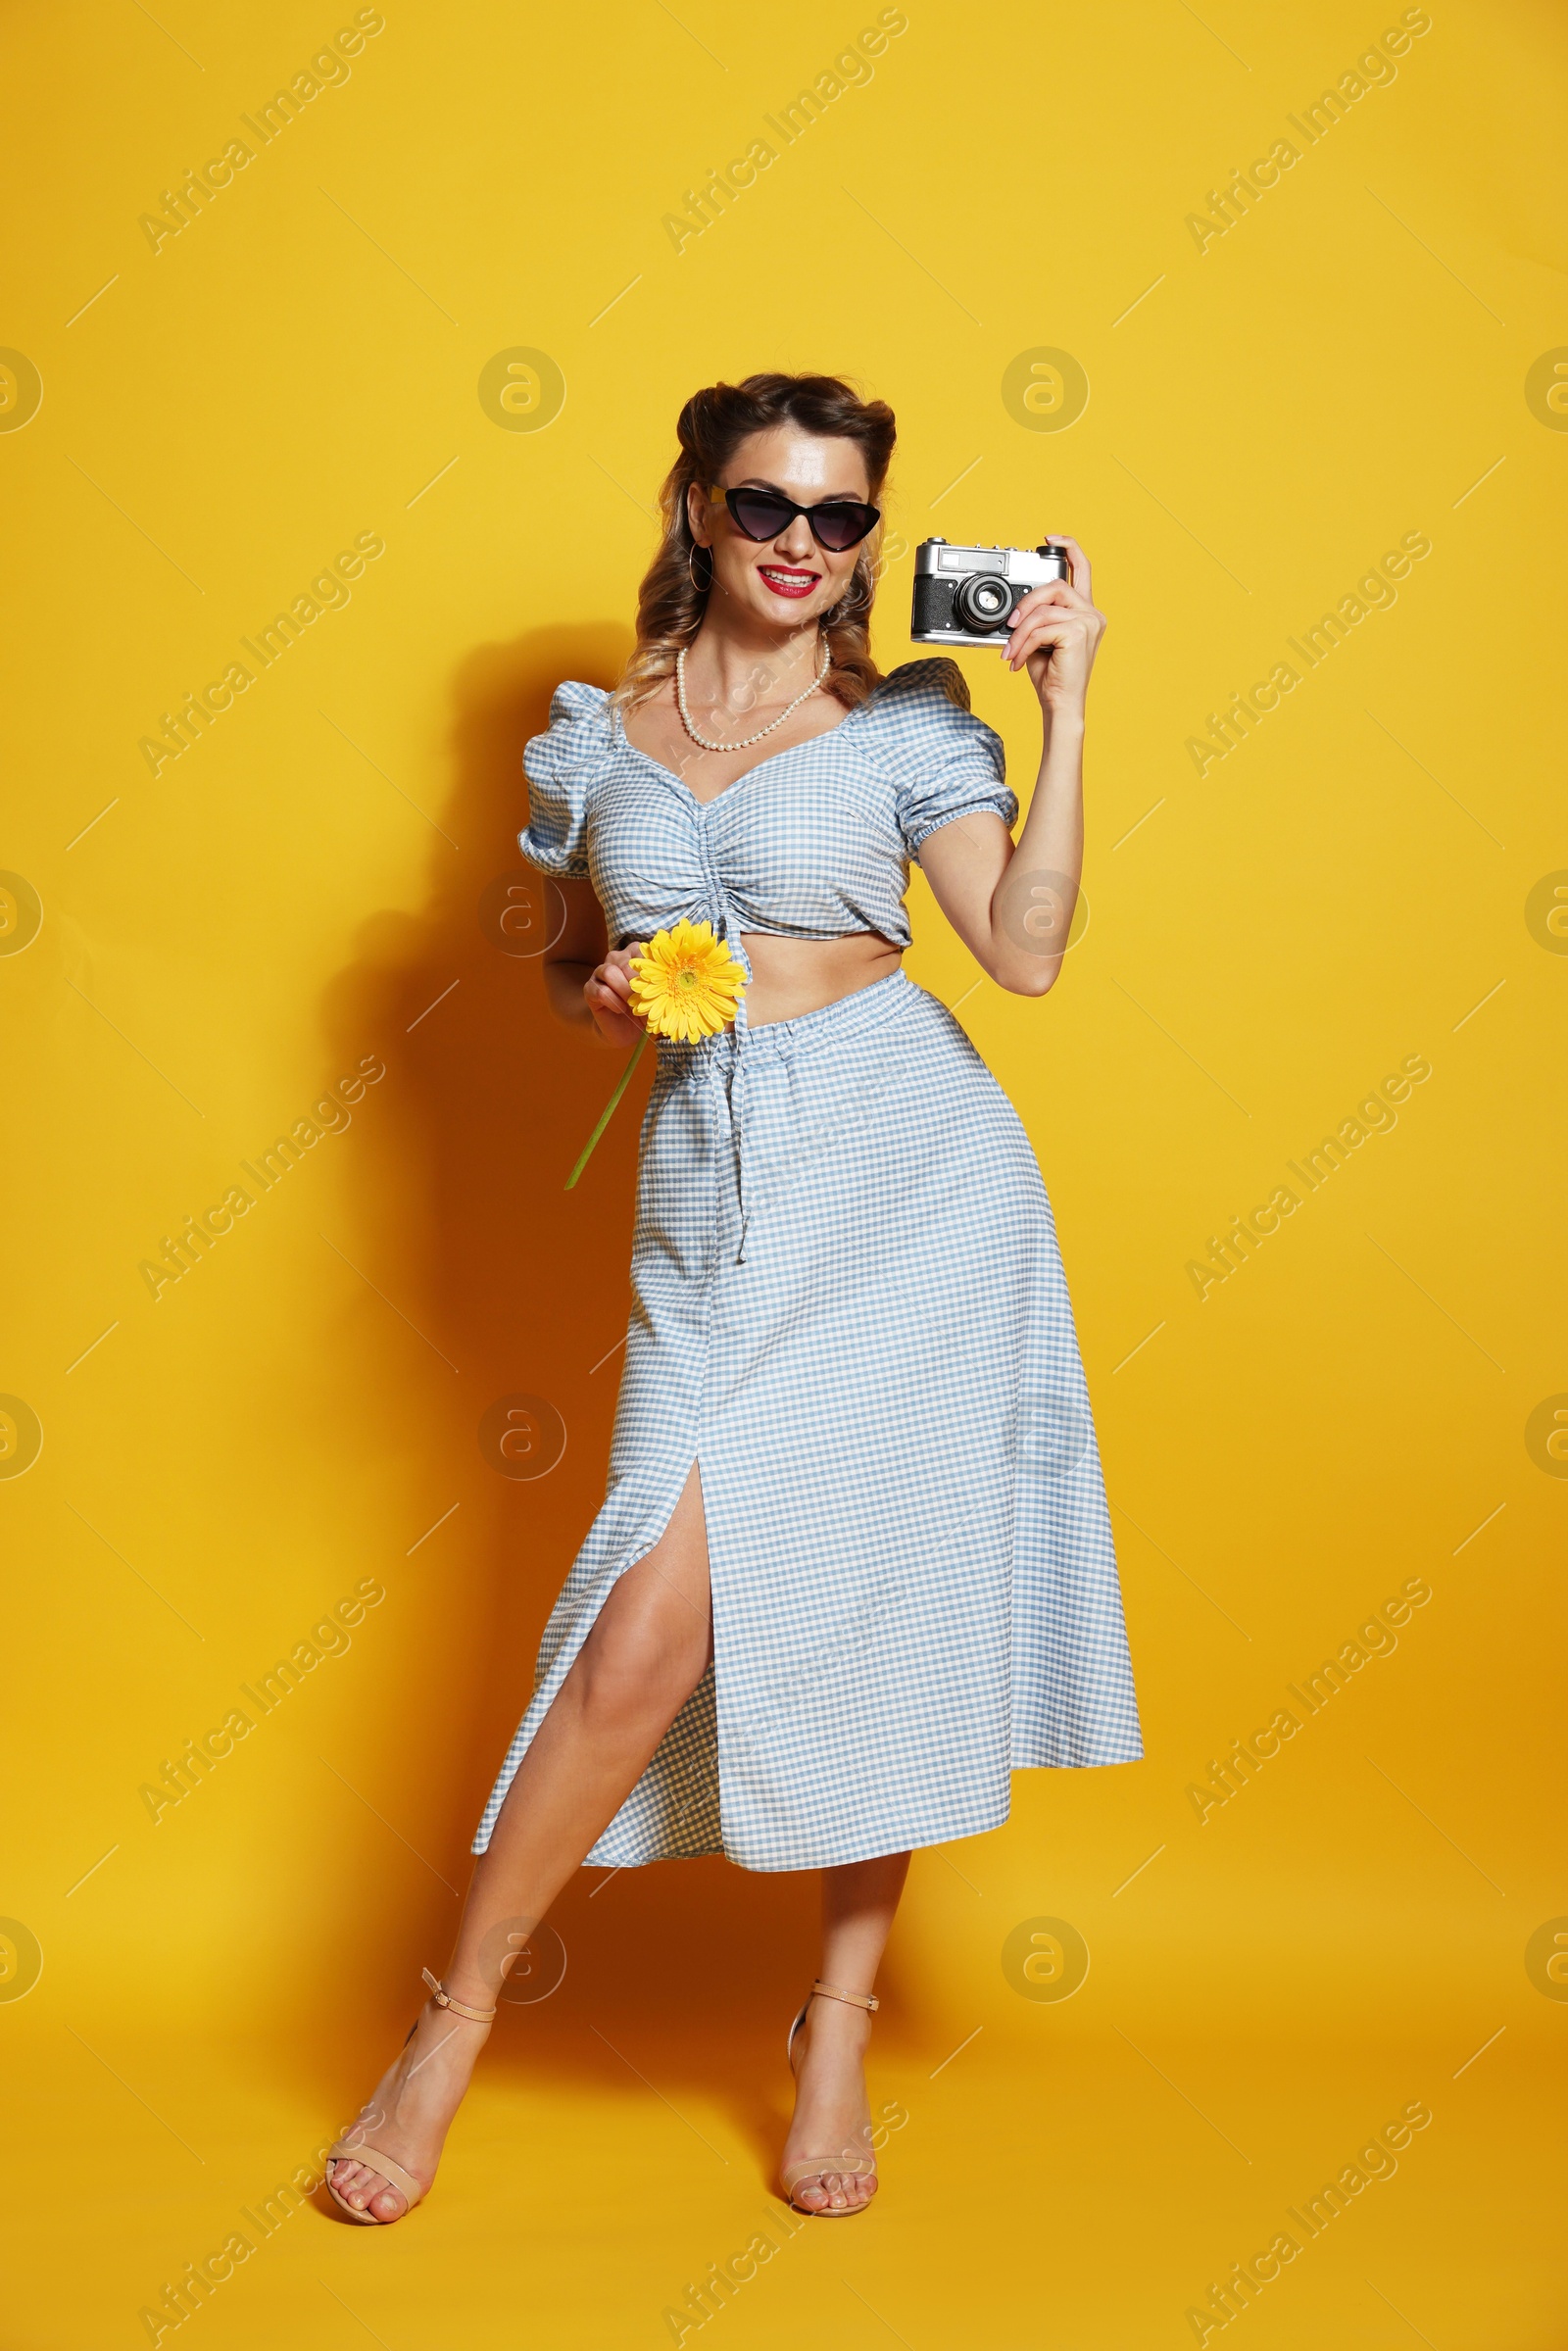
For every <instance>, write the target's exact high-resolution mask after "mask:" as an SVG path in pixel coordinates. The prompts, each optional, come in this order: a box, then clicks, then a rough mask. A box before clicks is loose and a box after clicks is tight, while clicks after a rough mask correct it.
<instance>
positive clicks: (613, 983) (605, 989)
mask: <svg viewBox="0 0 1568 2351" xmlns="http://www.w3.org/2000/svg"><path fill="white" fill-rule="evenodd" d="M647 952H648V943H647V941H646V940H643V939H634V940H633V941H632V943H631V945H630V946H629V947H613V948H612V949H611V951H610V953H609V955H606V957H605V959H604V961H603V962H602V963H599V964H596V965H595V967H594V969H593V971H592V972H591V973H590V974H589V976H588V978H587V979H586V980H585V981H584V982H583V991H582V994H583V1002H584V1003H585V1004H586V1005H587V1006H588V1012H589V1017H590V1018H591V1019H592V1021H593V1024H594V1027H595V1028H596V1029H597V1031H598V1032H599V1035H600V1036H601V1037H602V1038H603V1039H604V1041H605V1043H606V1044H607V1045H618V1046H627V1045H635V1044H636V1042H637V1040H638V1038H639V1037H641V1036H642V1034H643V1032H644V1028H645V1026H646V1023H645V1022H644V1020H643V1017H642V1014H641V1013H640V1012H636V1011H634V1010H633V1009H632V1003H631V965H632V960H633V958H634V957H635V956H637V955H646V954H647Z"/></svg>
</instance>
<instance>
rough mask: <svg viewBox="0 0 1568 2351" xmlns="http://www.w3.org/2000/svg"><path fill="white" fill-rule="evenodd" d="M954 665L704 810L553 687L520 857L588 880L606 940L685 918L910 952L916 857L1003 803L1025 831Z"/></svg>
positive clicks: (668, 775) (608, 717) (929, 672)
mask: <svg viewBox="0 0 1568 2351" xmlns="http://www.w3.org/2000/svg"><path fill="white" fill-rule="evenodd" d="M954 694H957V695H960V696H962V697H964V698H965V700H966V699H967V689H966V687H965V685H964V682H963V678H962V675H961V673H960V671H959V670H958V667H957V665H956V662H953V661H909V662H907V663H906V665H905V666H904V667H903V668H902V669H895V670H894V671H893V673H892V675H891V676H890V677H886V678H884V679H883V681H882V683H881V685H880V686H879V687H878V688H877V690H876V692H875V693H874V694H872V695H871V697H870V699H869V700H868V701H866V702H863V703H861V704H860V705H859V707H858V709H857V710H852V711H851V712H850V714H849V716H848V717H847V718H844V719H841V720H840V721H839V723H838V725H836V726H834V727H831V728H830V729H829V730H828V732H827V733H826V734H825V735H813V736H811V737H810V738H809V740H808V741H807V742H805V743H798V744H796V745H795V746H794V747H793V748H792V749H791V750H789V751H780V752H775V753H774V755H773V757H772V758H771V759H761V760H760V761H759V763H758V765H757V766H755V767H750V768H748V769H747V771H746V773H745V774H744V775H743V776H742V777H741V778H740V779H739V781H738V782H736V783H733V784H731V785H730V786H729V788H728V790H727V791H724V792H721V793H720V794H719V796H718V798H717V799H716V800H710V801H701V800H698V799H697V798H696V797H695V796H694V794H693V793H692V792H691V791H690V790H689V789H688V788H687V786H686V785H685V784H684V783H682V782H681V781H680V779H679V778H678V777H677V776H675V775H674V774H673V773H672V772H671V771H670V769H669V768H667V767H662V766H661V765H660V763H659V761H658V760H657V759H651V758H650V757H649V755H648V754H647V753H646V752H642V751H638V750H636V749H635V748H634V746H633V745H632V744H630V743H628V742H627V740H626V737H625V733H624V730H623V729H622V727H621V724H620V718H619V713H618V712H617V711H616V710H614V709H613V707H612V705H611V703H610V699H609V697H608V695H606V694H604V693H602V692H601V691H600V689H599V688H598V687H597V686H582V685H577V684H576V683H574V682H573V683H568V684H566V685H564V686H558V687H557V689H556V694H555V699H554V701H553V702H552V704H551V706H550V719H551V724H550V731H549V733H548V734H545V735H537V736H535V738H534V740H533V741H532V742H531V743H530V744H529V745H528V747H527V750H526V751H525V752H524V754H523V765H524V767H525V768H526V770H527V775H528V829H527V831H526V832H525V833H524V834H523V835H522V836H521V845H522V854H523V856H524V857H527V858H528V859H529V861H530V863H532V864H535V865H537V866H539V867H541V868H542V870H543V871H544V872H546V873H554V874H563V875H564V874H576V875H587V876H589V877H590V878H591V879H592V882H593V885H594V888H595V890H596V891H597V893H598V895H599V900H600V904H601V905H602V906H603V907H604V909H605V920H606V923H607V925H608V927H609V931H610V937H611V942H612V944H613V945H615V946H624V945H625V944H626V942H627V941H628V940H632V939H651V938H652V937H653V935H654V933H655V931H657V930H660V929H662V928H663V929H667V928H668V926H669V925H670V924H671V923H672V922H676V921H678V920H679V919H680V917H681V916H682V915H683V914H684V915H685V916H686V917H687V918H688V920H690V921H693V922H700V921H702V920H704V919H705V918H706V919H707V920H708V921H709V922H711V924H712V926H713V929H714V931H715V932H716V933H718V934H719V936H721V937H723V936H730V937H731V942H732V946H733V944H734V937H733V935H734V934H737V933H739V932H741V931H769V932H772V933H774V934H776V935H778V936H781V937H784V938H791V939H840V938H844V937H847V936H848V935H849V933H850V932H852V931H879V932H880V933H881V934H882V936H883V938H885V939H891V940H892V941H893V943H894V945H895V946H896V947H907V946H908V944H909V917H908V914H907V911H906V908H905V906H904V895H905V892H906V890H907V887H908V880H909V874H908V867H909V860H910V859H911V858H913V859H915V860H916V861H918V858H919V854H920V848H921V844H922V843H923V842H924V841H925V840H926V838H927V837H928V835H930V834H931V833H934V832H935V831H936V830H937V828H938V826H939V825H944V824H951V823H952V822H953V820H954V819H955V817H957V816H967V815H970V814H972V813H973V811H974V810H975V809H977V808H994V809H995V810H996V811H997V813H998V815H1000V816H1001V817H1002V819H1003V821H1004V823H1005V824H1008V825H1011V824H1014V823H1016V821H1017V816H1018V802H1017V799H1016V796H1015V795H1014V794H1013V793H1012V792H1011V791H1009V790H1008V788H1007V784H1006V781H1005V754H1004V751H1003V747H1002V742H1001V738H1000V737H999V736H997V735H996V734H994V733H993V732H992V730H991V728H990V727H989V726H986V725H984V724H983V723H982V721H981V720H980V719H978V718H976V717H975V716H974V715H973V713H972V712H971V711H970V710H967V709H966V708H963V707H962V706H961V705H960V704H959V703H956V702H954V701H953V699H952V696H953V695H954Z"/></svg>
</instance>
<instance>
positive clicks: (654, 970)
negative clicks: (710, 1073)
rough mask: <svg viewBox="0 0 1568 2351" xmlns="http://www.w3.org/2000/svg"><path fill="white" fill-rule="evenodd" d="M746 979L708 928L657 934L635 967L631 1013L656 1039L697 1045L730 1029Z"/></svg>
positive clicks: (697, 925)
mask: <svg viewBox="0 0 1568 2351" xmlns="http://www.w3.org/2000/svg"><path fill="white" fill-rule="evenodd" d="M745 992H746V974H745V972H744V970H743V969H742V968H741V966H740V964H739V963H737V962H736V961H735V959H734V957H733V956H732V955H731V954H730V952H729V950H728V948H727V947H726V946H725V945H724V943H723V941H722V940H721V939H715V938H714V936H713V932H712V928H711V924H709V923H707V922H687V921H686V920H685V919H684V918H683V919H682V920H681V921H679V922H677V923H676V925H675V927H674V929H673V930H672V931H656V932H655V933H654V935H653V937H652V938H651V939H650V940H649V942H648V952H647V953H646V955H638V956H636V957H635V958H634V959H633V962H632V966H631V1001H632V1009H633V1010H634V1011H636V1012H639V1013H640V1014H641V1015H642V1017H643V1019H644V1020H645V1021H646V1022H647V1024H648V1027H649V1028H650V1030H651V1031H652V1032H653V1034H654V1035H655V1036H656V1037H675V1038H679V1039H681V1040H683V1041H686V1042H695V1041H696V1040H697V1039H698V1038H699V1037H716V1036H717V1035H718V1033H719V1031H720V1030H721V1029H727V1028H729V1027H731V1026H732V1025H733V1023H734V1019H735V1007H736V1004H738V1003H739V1001H740V999H741V997H742V996H743V995H744V994H745Z"/></svg>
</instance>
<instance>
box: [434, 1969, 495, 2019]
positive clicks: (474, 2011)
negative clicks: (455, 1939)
mask: <svg viewBox="0 0 1568 2351" xmlns="http://www.w3.org/2000/svg"><path fill="white" fill-rule="evenodd" d="M419 1973H420V1975H421V1976H422V1977H423V1978H424V1981H425V1983H426V1984H428V1985H429V1987H430V1997H431V1999H432V2000H434V2002H435V2004H436V2006H437V2007H438V2008H450V2009H451V2011H452V2013H453V2015H454V2016H466V2018H467V2019H468V2021H469V2023H470V2024H473V2025H488V2024H489V2023H490V2021H491V2019H492V2018H493V2017H494V2015H495V2013H496V2012H495V2010H494V2009H493V2008H469V2007H468V2006H467V2005H466V2003H465V2002H464V2001H462V2000H455V1999H454V1998H453V1997H452V1994H451V1993H450V1992H449V1991H448V1989H447V1987H446V1985H445V1984H443V1983H442V1982H441V1979H440V1977H439V1976H432V1975H431V1973H430V1971H429V1969H428V1968H421V1969H420V1970H419Z"/></svg>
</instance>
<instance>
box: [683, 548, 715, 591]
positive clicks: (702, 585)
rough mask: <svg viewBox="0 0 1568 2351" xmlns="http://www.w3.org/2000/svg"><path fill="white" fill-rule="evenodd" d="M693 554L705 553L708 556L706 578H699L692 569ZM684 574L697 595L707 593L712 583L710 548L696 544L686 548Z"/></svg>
mask: <svg viewBox="0 0 1568 2351" xmlns="http://www.w3.org/2000/svg"><path fill="white" fill-rule="evenodd" d="M694 555H706V556H707V557H708V577H707V578H706V579H699V578H698V576H697V574H696V572H695V571H694V570H693V569H692V557H693V556H694ZM686 576H687V578H688V579H689V580H690V581H691V583H692V586H693V587H694V588H695V589H696V591H697V593H698V595H699V596H706V595H707V594H708V591H709V589H710V588H711V586H712V584H713V558H712V554H711V551H710V549H708V548H706V547H698V546H692V547H688V548H687V550H686Z"/></svg>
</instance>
